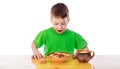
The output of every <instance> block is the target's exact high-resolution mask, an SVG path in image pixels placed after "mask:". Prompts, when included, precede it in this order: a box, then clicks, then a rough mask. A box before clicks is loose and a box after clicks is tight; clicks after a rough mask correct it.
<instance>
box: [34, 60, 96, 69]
mask: <svg viewBox="0 0 120 69" xmlns="http://www.w3.org/2000/svg"><path fill="white" fill-rule="evenodd" d="M33 62H34V64H35V66H36V69H93V68H94V67H93V65H92V64H90V63H79V62H78V61H77V60H73V59H72V58H70V60H68V61H66V62H62V63H59V62H49V61H47V62H46V63H42V64H41V63H40V62H39V61H38V60H33Z"/></svg>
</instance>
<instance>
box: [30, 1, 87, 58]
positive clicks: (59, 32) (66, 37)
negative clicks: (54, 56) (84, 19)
mask: <svg viewBox="0 0 120 69" xmlns="http://www.w3.org/2000/svg"><path fill="white" fill-rule="evenodd" d="M69 20H70V18H69V10H68V7H67V6H66V5H65V4H63V3H57V4H55V5H54V6H53V7H52V8H51V23H52V25H53V27H51V28H48V29H45V30H43V31H41V32H40V33H39V34H38V35H37V36H36V38H35V40H34V41H33V43H32V50H33V57H34V58H35V59H41V58H43V55H42V54H41V53H40V52H39V51H38V48H40V47H41V46H42V45H43V44H44V55H45V56H47V55H48V54H51V53H54V52H66V53H69V54H71V55H73V54H74V49H77V51H79V50H83V49H88V47H87V42H86V41H85V40H84V38H83V37H82V36H81V35H80V34H78V33H76V32H74V31H71V30H69V29H67V28H66V27H67V24H68V23H69ZM74 55H76V54H74Z"/></svg>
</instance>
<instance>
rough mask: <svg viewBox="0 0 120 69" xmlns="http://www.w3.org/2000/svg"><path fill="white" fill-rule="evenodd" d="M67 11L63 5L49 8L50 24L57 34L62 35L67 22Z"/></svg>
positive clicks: (58, 4)
mask: <svg viewBox="0 0 120 69" xmlns="http://www.w3.org/2000/svg"><path fill="white" fill-rule="evenodd" d="M69 20H70V18H69V10H68V7H67V6H66V5H65V4H63V3H57V4H55V5H54V6H53V7H52V8H51V23H52V24H53V27H54V29H55V30H56V32H57V33H58V34H62V33H63V32H64V31H65V30H66V27H67V24H68V22H69Z"/></svg>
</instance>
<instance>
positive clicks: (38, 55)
mask: <svg viewBox="0 0 120 69" xmlns="http://www.w3.org/2000/svg"><path fill="white" fill-rule="evenodd" d="M32 58H33V59H41V58H43V55H42V54H41V53H40V52H39V51H34V52H33V56H32Z"/></svg>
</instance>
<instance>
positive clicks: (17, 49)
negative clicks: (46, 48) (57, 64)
mask: <svg viewBox="0 0 120 69" xmlns="http://www.w3.org/2000/svg"><path fill="white" fill-rule="evenodd" d="M58 2H63V3H65V4H66V5H67V6H68V8H69V11H70V18H71V20H70V23H69V25H68V28H69V29H72V30H74V31H76V32H78V33H80V34H81V35H82V36H83V37H84V38H85V39H86V40H87V42H88V47H89V48H90V49H91V50H93V51H95V53H96V54H97V55H120V53H119V52H120V43H119V42H120V31H119V29H120V25H119V23H120V1H119V0H71V1H70V0H0V55H31V54H32V50H31V43H32V41H33V40H34V38H35V37H36V35H37V33H38V32H39V31H41V30H43V29H46V28H48V27H51V26H52V25H51V23H50V9H51V7H52V6H53V5H54V4H56V3H58ZM39 50H40V51H41V52H42V53H43V47H42V48H41V49H39Z"/></svg>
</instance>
